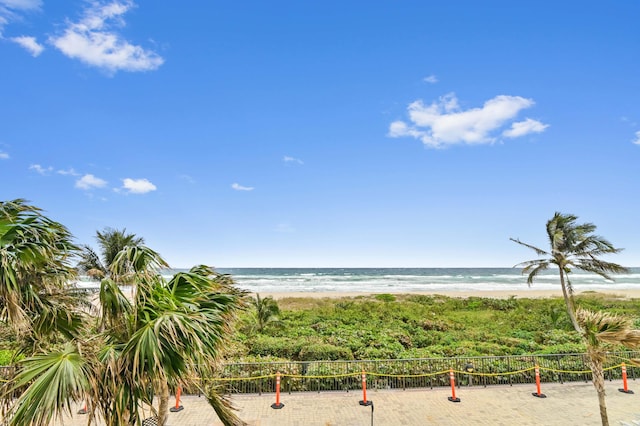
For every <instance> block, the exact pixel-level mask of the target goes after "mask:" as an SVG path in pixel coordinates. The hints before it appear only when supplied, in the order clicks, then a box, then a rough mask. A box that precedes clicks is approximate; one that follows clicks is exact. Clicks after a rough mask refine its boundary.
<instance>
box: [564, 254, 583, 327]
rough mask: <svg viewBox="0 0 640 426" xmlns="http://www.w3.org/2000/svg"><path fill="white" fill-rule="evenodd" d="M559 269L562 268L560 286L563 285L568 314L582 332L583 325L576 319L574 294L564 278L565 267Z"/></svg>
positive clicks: (572, 322) (574, 325)
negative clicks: (570, 291) (570, 292)
mask: <svg viewBox="0 0 640 426" xmlns="http://www.w3.org/2000/svg"><path fill="white" fill-rule="evenodd" d="M558 269H560V286H561V287H562V296H563V297H564V303H565V305H566V306H567V314H569V319H570V320H571V324H573V328H574V329H575V330H576V331H577V332H578V333H580V334H582V327H580V325H579V324H578V321H577V320H576V308H575V306H574V305H573V295H572V294H569V290H568V289H567V285H566V283H565V280H564V269H563V267H562V266H558Z"/></svg>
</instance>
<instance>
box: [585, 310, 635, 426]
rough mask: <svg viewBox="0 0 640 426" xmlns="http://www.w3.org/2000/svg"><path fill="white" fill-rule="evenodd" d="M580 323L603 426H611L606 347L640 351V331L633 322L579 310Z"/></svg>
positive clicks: (603, 313) (607, 314)
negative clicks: (606, 396)
mask: <svg viewBox="0 0 640 426" xmlns="http://www.w3.org/2000/svg"><path fill="white" fill-rule="evenodd" d="M576 320H577V322H578V324H579V325H580V327H581V329H582V330H583V337H584V339H585V342H586V344H587V355H588V357H589V366H590V368H591V373H592V380H593V385H594V387H595V388H596V391H597V393H598V402H599V404H600V418H601V420H602V425H603V426H607V425H608V424H609V418H608V416H607V406H606V403H605V389H604V369H603V367H602V365H603V362H604V360H605V357H606V345H623V346H625V347H627V348H631V349H634V348H637V347H640V330H632V329H631V321H630V320H628V319H627V318H623V317H621V316H618V315H612V314H609V313H605V312H592V311H589V310H586V309H581V308H579V309H578V310H577V311H576Z"/></svg>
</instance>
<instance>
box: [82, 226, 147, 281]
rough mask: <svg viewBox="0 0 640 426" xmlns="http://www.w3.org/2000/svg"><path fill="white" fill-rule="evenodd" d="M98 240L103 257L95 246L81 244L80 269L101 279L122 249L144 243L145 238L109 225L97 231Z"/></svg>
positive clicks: (106, 274) (107, 272) (107, 273)
mask: <svg viewBox="0 0 640 426" xmlns="http://www.w3.org/2000/svg"><path fill="white" fill-rule="evenodd" d="M96 240H97V241H98V246H99V247H100V254H101V255H102V258H101V257H100V256H99V255H98V253H96V252H95V250H94V249H93V248H91V247H90V246H88V245H83V246H81V249H82V251H81V253H80V261H79V262H78V269H79V270H80V271H82V272H84V273H86V274H87V275H89V276H93V277H96V278H100V279H101V278H104V277H106V276H108V275H109V272H110V268H111V264H112V263H113V262H114V260H115V258H116V256H117V255H118V253H120V252H121V251H122V249H124V248H125V247H137V246H141V245H143V244H144V238H142V237H138V236H136V235H135V234H130V233H127V230H126V228H123V229H122V230H119V229H113V228H109V227H107V228H104V229H103V230H102V231H96Z"/></svg>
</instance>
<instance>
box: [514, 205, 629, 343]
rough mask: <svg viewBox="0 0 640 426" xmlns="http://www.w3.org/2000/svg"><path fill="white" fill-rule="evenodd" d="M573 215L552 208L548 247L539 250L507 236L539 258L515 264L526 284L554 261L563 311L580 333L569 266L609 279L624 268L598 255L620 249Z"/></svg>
mask: <svg viewBox="0 0 640 426" xmlns="http://www.w3.org/2000/svg"><path fill="white" fill-rule="evenodd" d="M577 220H578V217H577V216H574V215H571V214H562V213H558V212H556V213H555V214H554V215H553V217H552V218H551V219H550V220H549V221H548V222H547V237H548V238H549V246H550V247H549V250H548V251H547V250H543V249H541V248H538V247H535V246H533V245H531V244H527V243H523V242H522V241H520V240H519V239H514V238H511V241H514V242H516V243H518V244H520V245H523V246H525V247H528V248H530V249H532V250H533V251H535V252H536V254H538V255H539V256H544V257H542V258H539V259H534V260H529V261H526V262H522V263H519V264H518V265H516V267H518V266H522V267H523V269H522V273H523V274H527V273H528V274H529V276H528V278H527V284H528V285H531V284H533V281H534V279H535V278H536V277H537V275H538V274H539V273H540V272H542V271H544V270H546V269H548V268H549V267H550V266H552V265H555V267H557V268H558V272H559V274H560V286H561V288H562V295H563V297H564V301H565V305H566V307H567V314H568V315H569V318H570V319H571V324H573V327H574V328H575V330H576V331H577V332H579V333H581V327H580V324H578V322H577V321H576V317H575V303H574V298H573V286H572V285H571V281H570V280H569V274H570V273H571V269H572V268H575V269H580V270H583V271H587V272H593V273H596V274H598V275H600V276H602V277H604V278H606V279H611V277H610V276H609V273H620V272H626V271H627V269H626V268H624V267H622V266H620V265H618V264H616V263H611V262H606V261H604V260H602V259H599V257H600V256H602V255H606V254H614V253H619V252H620V251H622V249H618V248H615V247H614V246H613V245H612V244H611V243H610V242H609V241H607V240H606V239H604V238H602V237H600V236H597V235H593V232H594V231H595V230H596V226H595V225H594V224H592V223H584V224H577V223H576V221H577Z"/></svg>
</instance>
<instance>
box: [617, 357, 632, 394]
mask: <svg viewBox="0 0 640 426" xmlns="http://www.w3.org/2000/svg"><path fill="white" fill-rule="evenodd" d="M622 386H623V388H622V389H618V390H619V391H620V392H622V393H633V391H632V390H629V388H627V366H626V365H625V364H624V362H623V363H622Z"/></svg>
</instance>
